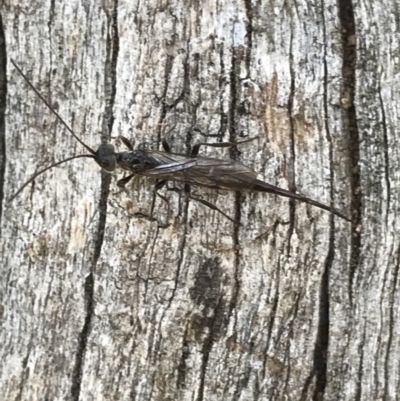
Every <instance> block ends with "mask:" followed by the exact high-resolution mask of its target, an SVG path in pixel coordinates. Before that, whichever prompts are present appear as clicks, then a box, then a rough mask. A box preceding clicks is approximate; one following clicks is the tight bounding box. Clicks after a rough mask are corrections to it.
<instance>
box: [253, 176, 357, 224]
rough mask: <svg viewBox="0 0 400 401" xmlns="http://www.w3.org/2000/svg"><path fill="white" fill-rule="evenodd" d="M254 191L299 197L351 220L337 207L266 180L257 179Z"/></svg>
mask: <svg viewBox="0 0 400 401" xmlns="http://www.w3.org/2000/svg"><path fill="white" fill-rule="evenodd" d="M252 191H259V192H269V193H272V194H276V195H280V196H285V197H286V198H292V199H297V200H299V201H301V202H305V203H308V204H309V205H312V206H316V207H319V208H320V209H324V210H326V211H328V212H331V213H333V214H334V215H336V216H339V217H341V218H342V219H344V220H347V221H351V220H350V219H349V218H348V217H346V216H345V215H344V214H342V213H340V212H338V211H337V210H336V209H334V208H332V207H330V206H327V205H324V204H323V203H320V202H317V201H315V200H312V199H309V198H306V197H304V196H301V195H297V194H295V193H293V192H290V191H286V190H285V189H282V188H278V187H275V186H274V185H270V184H267V183H266V182H264V181H260V180H257V181H256V183H255V186H254V187H253V188H252Z"/></svg>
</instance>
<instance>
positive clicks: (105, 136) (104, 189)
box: [71, 0, 119, 401]
mask: <svg viewBox="0 0 400 401" xmlns="http://www.w3.org/2000/svg"><path fill="white" fill-rule="evenodd" d="M108 25H109V32H110V30H111V32H112V33H111V34H110V33H109V34H108V35H107V50H106V65H105V71H104V74H105V86H104V90H105V98H106V107H105V111H104V123H103V133H102V142H108V140H109V138H110V136H111V131H112V127H113V123H114V113H113V108H114V103H115V95H116V85H117V73H116V67H117V59H118V51H119V38H118V0H116V1H115V3H114V11H113V13H112V15H111V16H109V21H108ZM110 28H111V29H110ZM110 183H111V175H110V174H108V173H106V172H105V171H104V170H102V171H101V192H100V199H99V222H98V226H97V232H96V233H95V243H94V251H93V263H92V265H91V267H90V274H89V275H88V276H87V278H86V280H85V291H84V297H85V323H84V325H83V328H82V331H81V333H80V335H79V340H78V347H77V353H76V362H75V367H74V373H73V377H72V387H71V393H72V398H73V399H74V400H76V401H78V400H79V398H80V392H81V384H82V375H83V367H84V360H85V354H86V348H87V339H88V337H89V335H90V331H91V323H92V317H93V315H94V286H95V277H94V276H95V271H96V266H97V262H98V260H99V258H100V254H101V249H102V246H103V240H104V232H105V228H106V221H107V202H108V196H109V193H110Z"/></svg>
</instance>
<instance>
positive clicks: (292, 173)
mask: <svg viewBox="0 0 400 401" xmlns="http://www.w3.org/2000/svg"><path fill="white" fill-rule="evenodd" d="M289 70H290V94H289V99H288V104H287V108H288V114H289V138H290V155H289V158H290V160H289V161H288V165H289V166H288V171H289V174H288V179H289V191H291V192H296V167H295V160H296V150H295V146H294V143H295V139H294V131H295V129H294V120H293V101H294V94H295V91H296V80H295V70H294V60H293V29H291V31H290V45H289ZM295 213H296V202H295V200H294V199H289V229H288V240H287V256H288V257H289V256H290V247H291V240H292V235H293V231H294V220H295Z"/></svg>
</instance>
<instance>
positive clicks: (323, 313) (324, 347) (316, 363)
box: [313, 1, 335, 401]
mask: <svg viewBox="0 0 400 401" xmlns="http://www.w3.org/2000/svg"><path fill="white" fill-rule="evenodd" d="M325 9H326V8H325V3H324V1H322V12H321V19H322V25H323V35H324V59H323V67H324V77H323V85H324V95H323V108H324V117H325V118H324V121H325V122H324V128H325V133H326V136H327V139H328V142H329V163H330V177H329V178H330V181H331V187H330V198H331V204H332V202H333V197H334V190H333V180H334V175H333V150H332V137H331V133H330V129H329V124H328V121H329V120H328V119H329V112H328V64H327V37H326V25H325V15H324V11H325ZM329 225H330V232H329V248H328V255H327V257H326V261H325V265H324V271H323V273H322V277H321V284H320V289H319V305H318V307H319V313H318V331H317V337H316V343H315V348H314V356H313V368H314V372H315V375H316V383H315V390H314V394H313V400H314V401H318V400H321V399H323V397H324V393H325V387H326V382H327V377H326V374H327V357H328V347H329V324H330V298H329V297H330V286H329V283H330V272H331V268H332V264H333V260H334V256H335V218H334V216H333V215H332V214H331V215H330V218H329Z"/></svg>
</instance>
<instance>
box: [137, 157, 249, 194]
mask: <svg viewBox="0 0 400 401" xmlns="http://www.w3.org/2000/svg"><path fill="white" fill-rule="evenodd" d="M148 154H149V156H151V157H152V158H153V159H155V160H157V162H159V163H160V164H159V165H158V166H157V167H155V168H153V169H150V170H147V171H145V172H143V175H146V176H151V177H153V178H160V179H164V180H170V181H180V182H185V183H188V184H192V185H198V186H202V187H208V188H214V189H226V190H231V191H241V190H251V189H252V187H253V186H254V185H255V184H256V181H257V175H256V173H255V172H254V171H253V170H252V169H251V168H249V167H246V166H245V165H243V164H242V163H239V162H237V161H235V160H232V159H217V158H212V157H201V156H196V157H190V156H185V155H181V154H176V153H167V152H159V151H149V152H148Z"/></svg>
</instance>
